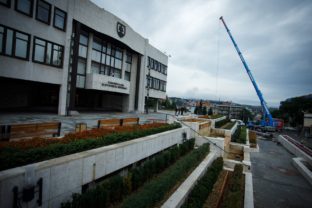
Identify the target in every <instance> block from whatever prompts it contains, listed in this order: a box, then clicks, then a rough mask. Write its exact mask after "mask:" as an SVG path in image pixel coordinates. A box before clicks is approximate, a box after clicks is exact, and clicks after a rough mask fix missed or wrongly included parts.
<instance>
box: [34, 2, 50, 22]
mask: <svg viewBox="0 0 312 208" xmlns="http://www.w3.org/2000/svg"><path fill="white" fill-rule="evenodd" d="M50 13H51V4H49V3H48V2H45V1H42V0H38V1H37V9H36V19H37V20H39V21H41V22H43V23H46V24H48V25H49V24H50V16H51V15H50Z"/></svg>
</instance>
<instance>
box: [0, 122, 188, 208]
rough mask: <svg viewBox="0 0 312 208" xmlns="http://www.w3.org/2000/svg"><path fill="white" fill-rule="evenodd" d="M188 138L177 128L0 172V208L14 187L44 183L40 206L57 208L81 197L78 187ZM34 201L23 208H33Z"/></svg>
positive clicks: (10, 200) (7, 206)
mask: <svg viewBox="0 0 312 208" xmlns="http://www.w3.org/2000/svg"><path fill="white" fill-rule="evenodd" d="M183 132H186V133H187V138H188V139H189V138H190V129H189V128H185V127H183V128H180V129H175V130H171V131H168V132H163V133H159V134H155V135H151V136H147V137H143V138H139V139H135V140H131V141H127V142H123V143H119V144H113V145H109V146H105V147H101V148H97V149H92V150H88V151H84V152H80V153H76V154H72V155H68V156H64V157H60V158H55V159H52V160H47V161H43V162H39V163H34V164H31V165H27V166H22V167H18V168H13V169H9V170H5V171H2V172H0V207H2V208H10V207H12V206H13V205H12V203H13V192H12V189H13V187H14V186H17V187H18V188H19V190H22V189H23V187H25V186H26V185H27V184H28V185H33V184H35V183H36V182H37V181H38V180H39V179H40V178H42V179H43V206H42V207H53V208H54V207H59V206H60V204H61V202H64V201H67V200H68V199H70V197H71V195H72V193H80V192H81V186H82V185H84V184H87V183H90V182H92V181H94V180H95V179H98V178H101V177H103V176H105V175H107V174H110V173H112V172H114V171H116V170H119V169H121V168H124V167H126V166H128V165H131V164H133V163H135V162H137V161H140V160H142V159H144V158H146V157H148V156H150V155H152V154H155V153H157V152H159V151H161V150H163V149H166V148H168V147H170V146H172V145H175V144H177V143H181V142H182V133H183ZM37 198H38V195H37V194H36V196H35V199H34V200H32V201H31V202H29V203H28V204H25V203H22V205H23V206H28V207H33V206H36V200H37Z"/></svg>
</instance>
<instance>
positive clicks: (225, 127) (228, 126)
mask: <svg viewBox="0 0 312 208" xmlns="http://www.w3.org/2000/svg"><path fill="white" fill-rule="evenodd" d="M234 125H235V122H232V121H230V122H228V123H227V124H225V125H223V126H222V127H221V128H222V129H231V128H232V127H233V126H234Z"/></svg>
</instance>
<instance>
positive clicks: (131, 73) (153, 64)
mask: <svg viewBox="0 0 312 208" xmlns="http://www.w3.org/2000/svg"><path fill="white" fill-rule="evenodd" d="M155 27H157V26H155ZM0 63H1V67H0V93H1V99H0V110H2V111H6V110H13V111H16V110H19V109H20V110H34V109H35V110H39V111H40V110H52V111H54V112H57V113H58V114H60V115H65V114H67V113H68V112H71V111H80V110H100V111H123V112H129V111H138V112H143V111H144V106H145V102H146V101H145V100H146V97H148V98H154V99H159V98H165V97H166V85H167V65H168V56H167V55H166V54H164V53H163V52H161V51H159V50H158V49H156V48H154V47H153V46H152V45H150V44H149V42H148V39H146V38H144V37H142V36H141V35H140V34H138V33H137V32H135V31H134V30H133V29H132V28H131V27H130V26H129V25H128V24H127V23H125V22H124V21H123V20H121V19H120V18H118V17H116V16H115V15H113V14H111V13H110V12H108V11H106V10H104V9H102V8H99V7H98V6H97V5H95V4H94V3H92V2H91V1H88V0H70V1H63V0H45V1H42V0H31V1H29V0H18V1H17V0H16V1H13V0H4V1H1V2H0Z"/></svg>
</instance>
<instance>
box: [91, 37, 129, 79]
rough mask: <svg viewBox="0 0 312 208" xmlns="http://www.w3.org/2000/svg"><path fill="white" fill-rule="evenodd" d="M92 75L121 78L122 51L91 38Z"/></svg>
mask: <svg viewBox="0 0 312 208" xmlns="http://www.w3.org/2000/svg"><path fill="white" fill-rule="evenodd" d="M91 54H92V57H91V59H92V63H91V68H92V73H97V74H104V75H107V76H112V77H117V78H121V75H122V74H121V73H122V71H121V69H122V59H123V52H122V49H120V48H117V47H115V46H113V45H112V44H108V43H106V42H105V41H103V40H102V39H100V38H98V37H96V36H95V37H94V38H93V43H92V53H91Z"/></svg>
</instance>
